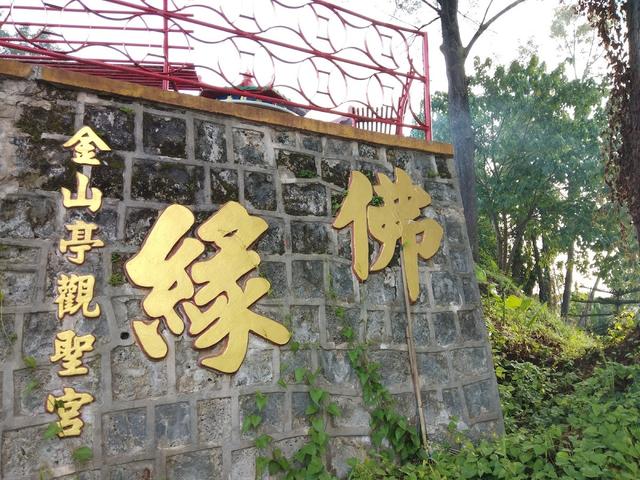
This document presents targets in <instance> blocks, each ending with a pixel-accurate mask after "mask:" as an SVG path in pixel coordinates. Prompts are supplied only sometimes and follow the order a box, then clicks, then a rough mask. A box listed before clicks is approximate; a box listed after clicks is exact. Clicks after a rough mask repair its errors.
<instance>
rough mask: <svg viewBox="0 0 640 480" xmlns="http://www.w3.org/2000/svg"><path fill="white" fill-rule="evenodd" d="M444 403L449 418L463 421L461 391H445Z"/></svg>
mask: <svg viewBox="0 0 640 480" xmlns="http://www.w3.org/2000/svg"><path fill="white" fill-rule="evenodd" d="M442 401H443V403H444V408H445V410H446V411H447V413H448V414H449V417H457V418H458V419H462V418H463V417H464V408H463V406H462V399H461V397H460V391H459V389H458V388H457V387H456V388H445V389H443V390H442Z"/></svg>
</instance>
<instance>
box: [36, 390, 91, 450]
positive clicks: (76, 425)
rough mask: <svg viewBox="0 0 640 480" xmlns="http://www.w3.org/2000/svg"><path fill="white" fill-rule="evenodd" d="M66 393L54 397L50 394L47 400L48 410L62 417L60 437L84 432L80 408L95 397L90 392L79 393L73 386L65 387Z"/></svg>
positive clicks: (59, 423)
mask: <svg viewBox="0 0 640 480" xmlns="http://www.w3.org/2000/svg"><path fill="white" fill-rule="evenodd" d="M63 391H64V395H61V396H59V397H54V396H53V395H51V394H49V395H48V396H47V401H46V402H45V408H46V410H47V412H49V413H53V412H55V413H56V414H57V415H58V418H59V419H60V420H59V421H58V425H59V426H60V431H59V432H58V437H60V438H64V437H77V436H78V435H80V433H81V432H82V427H83V425H84V422H83V421H82V420H81V419H80V409H81V408H82V407H83V406H84V405H87V404H89V403H91V402H93V400H94V398H93V396H92V395H91V394H89V393H78V392H76V391H75V390H74V389H73V388H69V387H64V389H63Z"/></svg>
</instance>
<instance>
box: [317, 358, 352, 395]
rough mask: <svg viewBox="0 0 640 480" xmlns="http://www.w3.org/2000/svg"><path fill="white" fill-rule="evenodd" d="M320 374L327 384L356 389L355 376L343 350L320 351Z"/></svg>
mask: <svg viewBox="0 0 640 480" xmlns="http://www.w3.org/2000/svg"><path fill="white" fill-rule="evenodd" d="M318 353H319V355H318V360H319V362H320V374H321V376H322V380H324V381H325V382H328V383H332V384H337V385H343V386H351V387H353V388H356V382H357V379H356V375H355V372H354V370H353V367H352V366H351V363H350V362H349V357H348V354H347V352H346V351H344V350H320V351H319V352H318Z"/></svg>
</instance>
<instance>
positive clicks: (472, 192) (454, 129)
mask: <svg viewBox="0 0 640 480" xmlns="http://www.w3.org/2000/svg"><path fill="white" fill-rule="evenodd" d="M438 3H439V4H440V23H441V25H442V47H441V49H442V53H443V54H444V59H445V63H446V67H447V79H448V81H449V91H448V94H449V128H450V129H451V139H452V142H453V148H454V161H455V164H456V170H457V173H458V178H459V180H460V191H461V193H462V204H463V206H464V218H465V221H466V224H467V233H468V235H469V243H470V244H471V250H472V252H473V258H474V259H476V260H477V258H478V206H477V198H476V172H475V165H474V150H475V145H474V136H473V129H472V127H471V110H470V109H469V89H468V84H467V76H466V72H465V68H464V62H465V59H466V54H465V49H464V46H463V45H462V40H461V39H460V28H459V26H458V0H438Z"/></svg>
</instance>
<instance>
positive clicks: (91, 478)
mask: <svg viewBox="0 0 640 480" xmlns="http://www.w3.org/2000/svg"><path fill="white" fill-rule="evenodd" d="M101 478H102V477H101V475H100V470H91V471H89V472H78V473H74V474H71V475H65V476H63V477H56V478H55V480H100V479H101Z"/></svg>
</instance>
